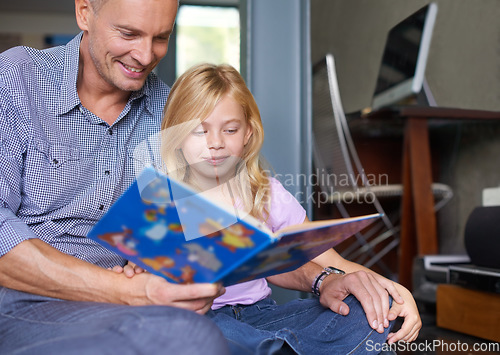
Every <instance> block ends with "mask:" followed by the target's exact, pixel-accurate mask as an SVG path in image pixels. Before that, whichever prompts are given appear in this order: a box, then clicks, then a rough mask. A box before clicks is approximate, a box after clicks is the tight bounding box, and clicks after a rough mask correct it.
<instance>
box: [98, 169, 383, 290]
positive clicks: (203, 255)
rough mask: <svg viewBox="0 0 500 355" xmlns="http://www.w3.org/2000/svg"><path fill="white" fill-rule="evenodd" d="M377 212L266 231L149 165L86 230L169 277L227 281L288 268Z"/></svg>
mask: <svg viewBox="0 0 500 355" xmlns="http://www.w3.org/2000/svg"><path fill="white" fill-rule="evenodd" d="M378 217H380V215H379V214H373V215H366V216H361V217H355V218H347V219H336V220H326V221H316V222H308V223H305V224H300V225H296V226H291V227H287V228H285V229H283V230H280V231H278V232H277V233H272V232H271V231H270V230H269V229H268V228H267V227H266V226H265V225H264V224H263V223H261V222H259V221H258V220H257V219H255V218H253V217H251V216H249V215H247V216H244V217H241V216H239V215H238V211H237V210H236V209H235V210H230V209H228V208H226V207H223V206H221V205H219V204H216V203H214V202H212V201H209V200H208V199H207V198H205V197H204V196H203V195H202V194H200V193H199V192H197V191H195V190H193V189H192V188H191V187H189V186H187V185H186V184H184V183H182V182H179V181H176V180H174V179H171V178H169V177H167V176H166V175H164V174H162V173H160V172H158V171H157V170H155V169H154V168H152V167H148V168H145V169H144V170H143V172H142V173H141V174H140V175H139V176H138V178H137V179H136V180H135V181H134V183H133V184H132V185H131V186H130V187H129V189H128V190H127V191H126V192H125V193H124V194H123V195H122V196H121V197H120V198H119V199H118V200H117V201H116V202H115V203H114V204H113V205H112V206H111V208H110V209H109V211H108V212H107V213H106V215H104V217H103V218H102V219H101V220H100V221H99V222H98V223H97V224H96V225H95V226H94V228H93V229H92V230H91V231H90V233H89V234H88V237H89V238H92V239H93V240H95V241H97V242H99V243H100V244H102V245H103V246H104V247H106V248H108V249H110V250H112V251H114V252H116V253H117V254H119V255H121V256H122V257H123V258H125V259H127V260H130V261H132V262H134V263H135V264H137V265H139V266H141V267H143V268H144V269H145V270H148V271H149V272H151V273H154V274H156V275H159V276H162V277H165V278H166V279H167V280H168V281H170V282H176V283H192V282H222V283H223V284H224V285H225V286H229V285H233V284H236V283H240V282H245V281H250V280H253V279H257V278H262V277H266V276H271V275H275V274H280V273H283V272H288V271H292V270H294V269H296V268H298V267H300V266H302V265H303V264H305V263H307V262H308V261H309V260H311V259H313V258H314V257H316V256H318V255H319V254H321V253H323V252H324V251H326V250H328V249H329V248H332V247H334V246H335V245H337V244H339V243H340V242H341V241H343V240H345V239H346V238H348V237H349V236H351V235H353V234H355V233H357V232H359V231H360V230H362V229H363V228H365V227H366V226H367V225H369V224H370V223H372V222H373V221H375V220H376V219H377V218H378Z"/></svg>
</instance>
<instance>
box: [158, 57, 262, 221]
mask: <svg viewBox="0 0 500 355" xmlns="http://www.w3.org/2000/svg"><path fill="white" fill-rule="evenodd" d="M226 95H229V96H230V97H231V98H232V99H233V100H235V101H236V102H237V103H238V104H240V105H241V107H242V108H243V112H244V114H245V118H246V123H247V124H248V125H249V127H250V129H251V130H252V134H251V137H250V139H249V140H248V143H247V144H246V145H245V149H244V151H243V155H242V157H241V162H240V163H239V164H238V165H237V167H236V174H235V177H236V179H235V180H236V186H237V189H238V193H239V196H240V198H241V199H242V202H243V207H244V209H245V210H246V211H248V212H249V213H250V214H251V215H252V216H254V217H256V218H259V219H261V220H265V219H266V218H267V216H268V211H269V209H268V205H269V203H270V193H269V179H268V176H267V174H266V172H265V171H264V169H263V167H262V165H261V160H260V155H259V154H260V149H261V147H262V144H263V142H264V128H263V126H262V121H261V117H260V112H259V108H258V107H257V104H256V102H255V99H254V97H253V95H252V93H251V92H250V90H249V89H248V87H247V86H246V84H245V81H244V79H243V78H242V77H241V75H240V73H238V71H237V70H236V69H234V68H233V67H232V66H230V65H227V64H222V65H213V64H200V65H197V66H194V67H192V68H191V69H189V70H188V71H186V72H185V73H184V74H182V75H181V76H180V77H179V78H178V79H177V81H176V82H175V84H174V85H173V87H172V90H171V91H170V95H169V97H168V100H167V103H166V105H165V109H164V113H163V121H162V124H161V129H162V133H161V153H162V158H163V163H164V164H165V167H166V170H167V171H168V173H169V174H171V175H172V176H174V177H175V178H177V179H180V180H183V181H185V182H188V183H189V177H190V176H189V174H190V172H189V167H188V165H187V163H186V161H185V158H184V156H183V154H182V151H181V150H180V149H179V147H180V146H181V144H182V142H183V141H184V139H185V138H186V137H187V136H188V135H189V134H190V133H191V132H192V130H193V129H195V128H196V127H197V126H198V125H199V124H200V123H201V122H200V120H201V121H202V120H204V119H206V118H207V117H208V116H209V115H210V113H212V111H213V110H214V109H215V106H216V105H217V104H218V103H219V102H220V101H221V100H222V98H223V97H225V96H226ZM245 169H246V171H247V174H248V179H246V176H245V179H241V177H242V174H239V173H241V172H244V171H245ZM245 181H248V184H249V185H250V186H245V185H247V184H245ZM247 191H249V192H250V194H249V193H248V192H247Z"/></svg>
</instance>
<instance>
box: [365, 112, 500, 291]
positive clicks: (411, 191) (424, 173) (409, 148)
mask: <svg viewBox="0 0 500 355" xmlns="http://www.w3.org/2000/svg"><path fill="white" fill-rule="evenodd" d="M362 119H363V120H364V122H365V124H366V123H367V122H369V120H375V119H377V120H378V119H381V120H386V119H390V120H392V121H394V120H404V147H403V171H402V180H403V197H402V201H401V206H402V211H401V232H400V250H399V283H401V284H402V285H404V286H406V287H407V288H409V289H411V283H412V277H411V275H412V266H413V259H414V258H415V256H416V255H419V256H423V255H429V254H438V253H439V247H438V237H437V224H436V214H435V212H434V197H433V194H432V189H431V185H432V161H431V152H430V146H429V132H428V120H429V119H432V120H447V121H449V120H474V121H476V120H500V112H492V111H480V110H465V109H454V108H444V107H419V106H395V107H388V108H384V109H381V110H378V111H374V112H371V113H369V114H367V115H365V116H363V118H362ZM368 126H369V124H368Z"/></svg>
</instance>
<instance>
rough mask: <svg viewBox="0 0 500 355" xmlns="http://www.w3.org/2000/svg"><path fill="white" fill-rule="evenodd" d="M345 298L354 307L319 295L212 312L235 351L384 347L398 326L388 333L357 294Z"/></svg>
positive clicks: (339, 350) (338, 350)
mask: <svg viewBox="0 0 500 355" xmlns="http://www.w3.org/2000/svg"><path fill="white" fill-rule="evenodd" d="M344 302H346V303H347V304H348V305H349V308H350V312H349V314H348V315H347V316H341V315H338V314H336V313H334V312H332V311H331V310H329V309H326V308H324V307H323V306H322V305H321V304H320V303H319V300H318V298H316V297H315V298H311V299H298V300H294V301H291V302H288V303H287V304H284V305H276V303H275V302H274V301H273V300H272V299H270V298H267V299H264V300H262V301H259V302H257V303H255V304H254V305H250V306H225V307H223V308H221V309H218V310H216V311H209V312H208V313H207V315H208V317H209V318H211V319H212V320H213V321H214V322H215V323H216V324H217V325H218V326H219V328H220V329H221V330H222V333H223V334H224V336H225V337H226V339H227V340H228V341H229V347H230V349H231V353H232V354H238V355H243V354H286V353H297V354H314V355H319V354H330V355H331V354H370V352H369V351H368V350H369V349H373V348H380V347H376V346H374V344H376V343H379V344H382V343H384V342H385V341H386V338H387V335H388V334H389V331H390V329H391V328H392V325H393V324H392V323H391V326H390V327H389V328H387V329H386V330H385V332H384V333H383V334H380V333H377V332H376V331H375V330H373V329H372V328H371V327H370V326H369V325H368V321H367V319H366V316H365V312H364V310H363V308H362V307H361V304H360V303H359V301H358V300H357V299H356V298H355V297H354V296H349V297H347V298H346V299H345V300H344Z"/></svg>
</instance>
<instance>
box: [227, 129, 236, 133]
mask: <svg viewBox="0 0 500 355" xmlns="http://www.w3.org/2000/svg"><path fill="white" fill-rule="evenodd" d="M236 132H238V129H237V128H234V129H233V128H231V129H226V133H229V134H235V133H236Z"/></svg>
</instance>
